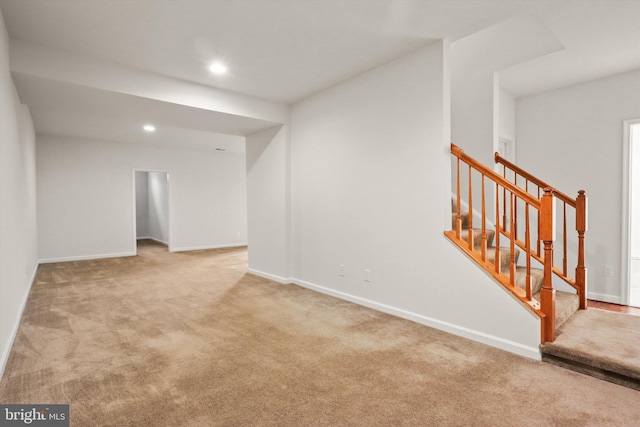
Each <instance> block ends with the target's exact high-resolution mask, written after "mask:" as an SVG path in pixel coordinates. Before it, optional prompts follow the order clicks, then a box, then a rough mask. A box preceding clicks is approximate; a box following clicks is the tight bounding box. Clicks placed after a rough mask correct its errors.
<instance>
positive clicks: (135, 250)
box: [131, 168, 173, 255]
mask: <svg viewBox="0 0 640 427" xmlns="http://www.w3.org/2000/svg"><path fill="white" fill-rule="evenodd" d="M136 172H147V173H148V172H160V173H166V174H167V203H168V205H169V211H168V212H167V221H168V223H169V224H168V226H167V228H168V230H167V247H168V250H169V252H173V246H172V238H171V237H172V236H173V232H172V226H173V221H172V220H171V218H172V215H171V171H169V170H161V169H140V168H133V169H132V170H131V184H132V188H133V251H132V252H133V254H134V255H138V244H137V241H138V233H137V221H138V220H137V217H136V214H137V212H136V211H137V206H136Z"/></svg>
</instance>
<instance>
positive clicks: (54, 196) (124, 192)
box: [37, 135, 247, 261]
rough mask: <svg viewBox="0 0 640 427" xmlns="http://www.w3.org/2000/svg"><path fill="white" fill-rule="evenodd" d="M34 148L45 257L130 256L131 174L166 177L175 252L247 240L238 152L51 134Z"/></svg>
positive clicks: (132, 240) (132, 241) (241, 162)
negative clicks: (161, 173) (150, 173)
mask: <svg viewBox="0 0 640 427" xmlns="http://www.w3.org/2000/svg"><path fill="white" fill-rule="evenodd" d="M37 148H38V149H37V170H38V227H39V231H40V232H39V249H40V252H39V256H40V258H41V259H42V260H47V261H51V260H64V259H79V258H92V257H105V256H121V255H130V254H133V253H134V250H135V233H134V223H133V222H134V220H135V218H134V215H133V212H134V203H135V200H134V199H135V198H134V194H133V192H134V189H133V183H132V179H133V174H132V170H133V169H142V170H145V169H146V170H165V171H169V172H170V174H171V191H172V197H171V221H172V224H171V227H172V239H171V244H172V250H176V251H179V250H188V249H200V248H209V247H219V246H231V245H241V244H244V243H245V242H246V239H247V236H246V209H247V208H246V178H245V170H244V164H245V159H244V156H242V155H237V154H231V153H220V152H215V151H197V150H186V149H185V150H181V149H172V148H160V147H152V146H149V145H137V144H119V143H114V142H102V141H89V140H79V139H73V138H67V137H56V136H49V135H38V142H37ZM96 213H99V215H97V214H96Z"/></svg>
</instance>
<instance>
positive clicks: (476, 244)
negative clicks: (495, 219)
mask: <svg viewBox="0 0 640 427" xmlns="http://www.w3.org/2000/svg"><path fill="white" fill-rule="evenodd" d="M486 233H487V247H489V246H491V245H493V239H494V237H495V235H496V232H495V231H493V230H489V229H487V230H486ZM460 238H461V239H462V240H464V241H465V242H468V241H469V229H468V228H467V229H463V230H462V233H461V234H460ZM481 245H482V229H481V228H473V248H474V249H475V250H477V251H479V250H480V246H481Z"/></svg>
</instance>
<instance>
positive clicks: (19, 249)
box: [0, 12, 37, 377]
mask: <svg viewBox="0 0 640 427" xmlns="http://www.w3.org/2000/svg"><path fill="white" fill-rule="evenodd" d="M8 43H9V37H8V35H7V31H6V28H5V26H4V20H3V17H2V12H0V123H2V125H1V126H0V377H1V375H2V372H3V370H4V367H5V364H6V361H7V358H8V357H9V352H10V350H11V345H12V343H13V340H14V338H15V334H16V333H17V330H18V325H19V323H20V317H21V315H22V311H23V308H24V304H25V302H26V299H27V296H28V294H29V289H30V287H31V283H32V282H33V277H34V276H35V272H36V268H37V242H36V235H37V233H36V231H37V229H36V220H35V219H36V197H35V194H36V188H35V135H34V131H33V124H32V122H31V115H30V114H29V109H28V108H27V107H26V106H24V105H21V104H20V100H19V98H18V95H17V93H16V91H15V86H14V84H13V81H12V79H11V74H10V72H9V46H8Z"/></svg>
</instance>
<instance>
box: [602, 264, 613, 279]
mask: <svg viewBox="0 0 640 427" xmlns="http://www.w3.org/2000/svg"><path fill="white" fill-rule="evenodd" d="M602 274H603V275H604V277H613V267H612V266H610V265H605V266H604V267H603V268H602Z"/></svg>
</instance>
